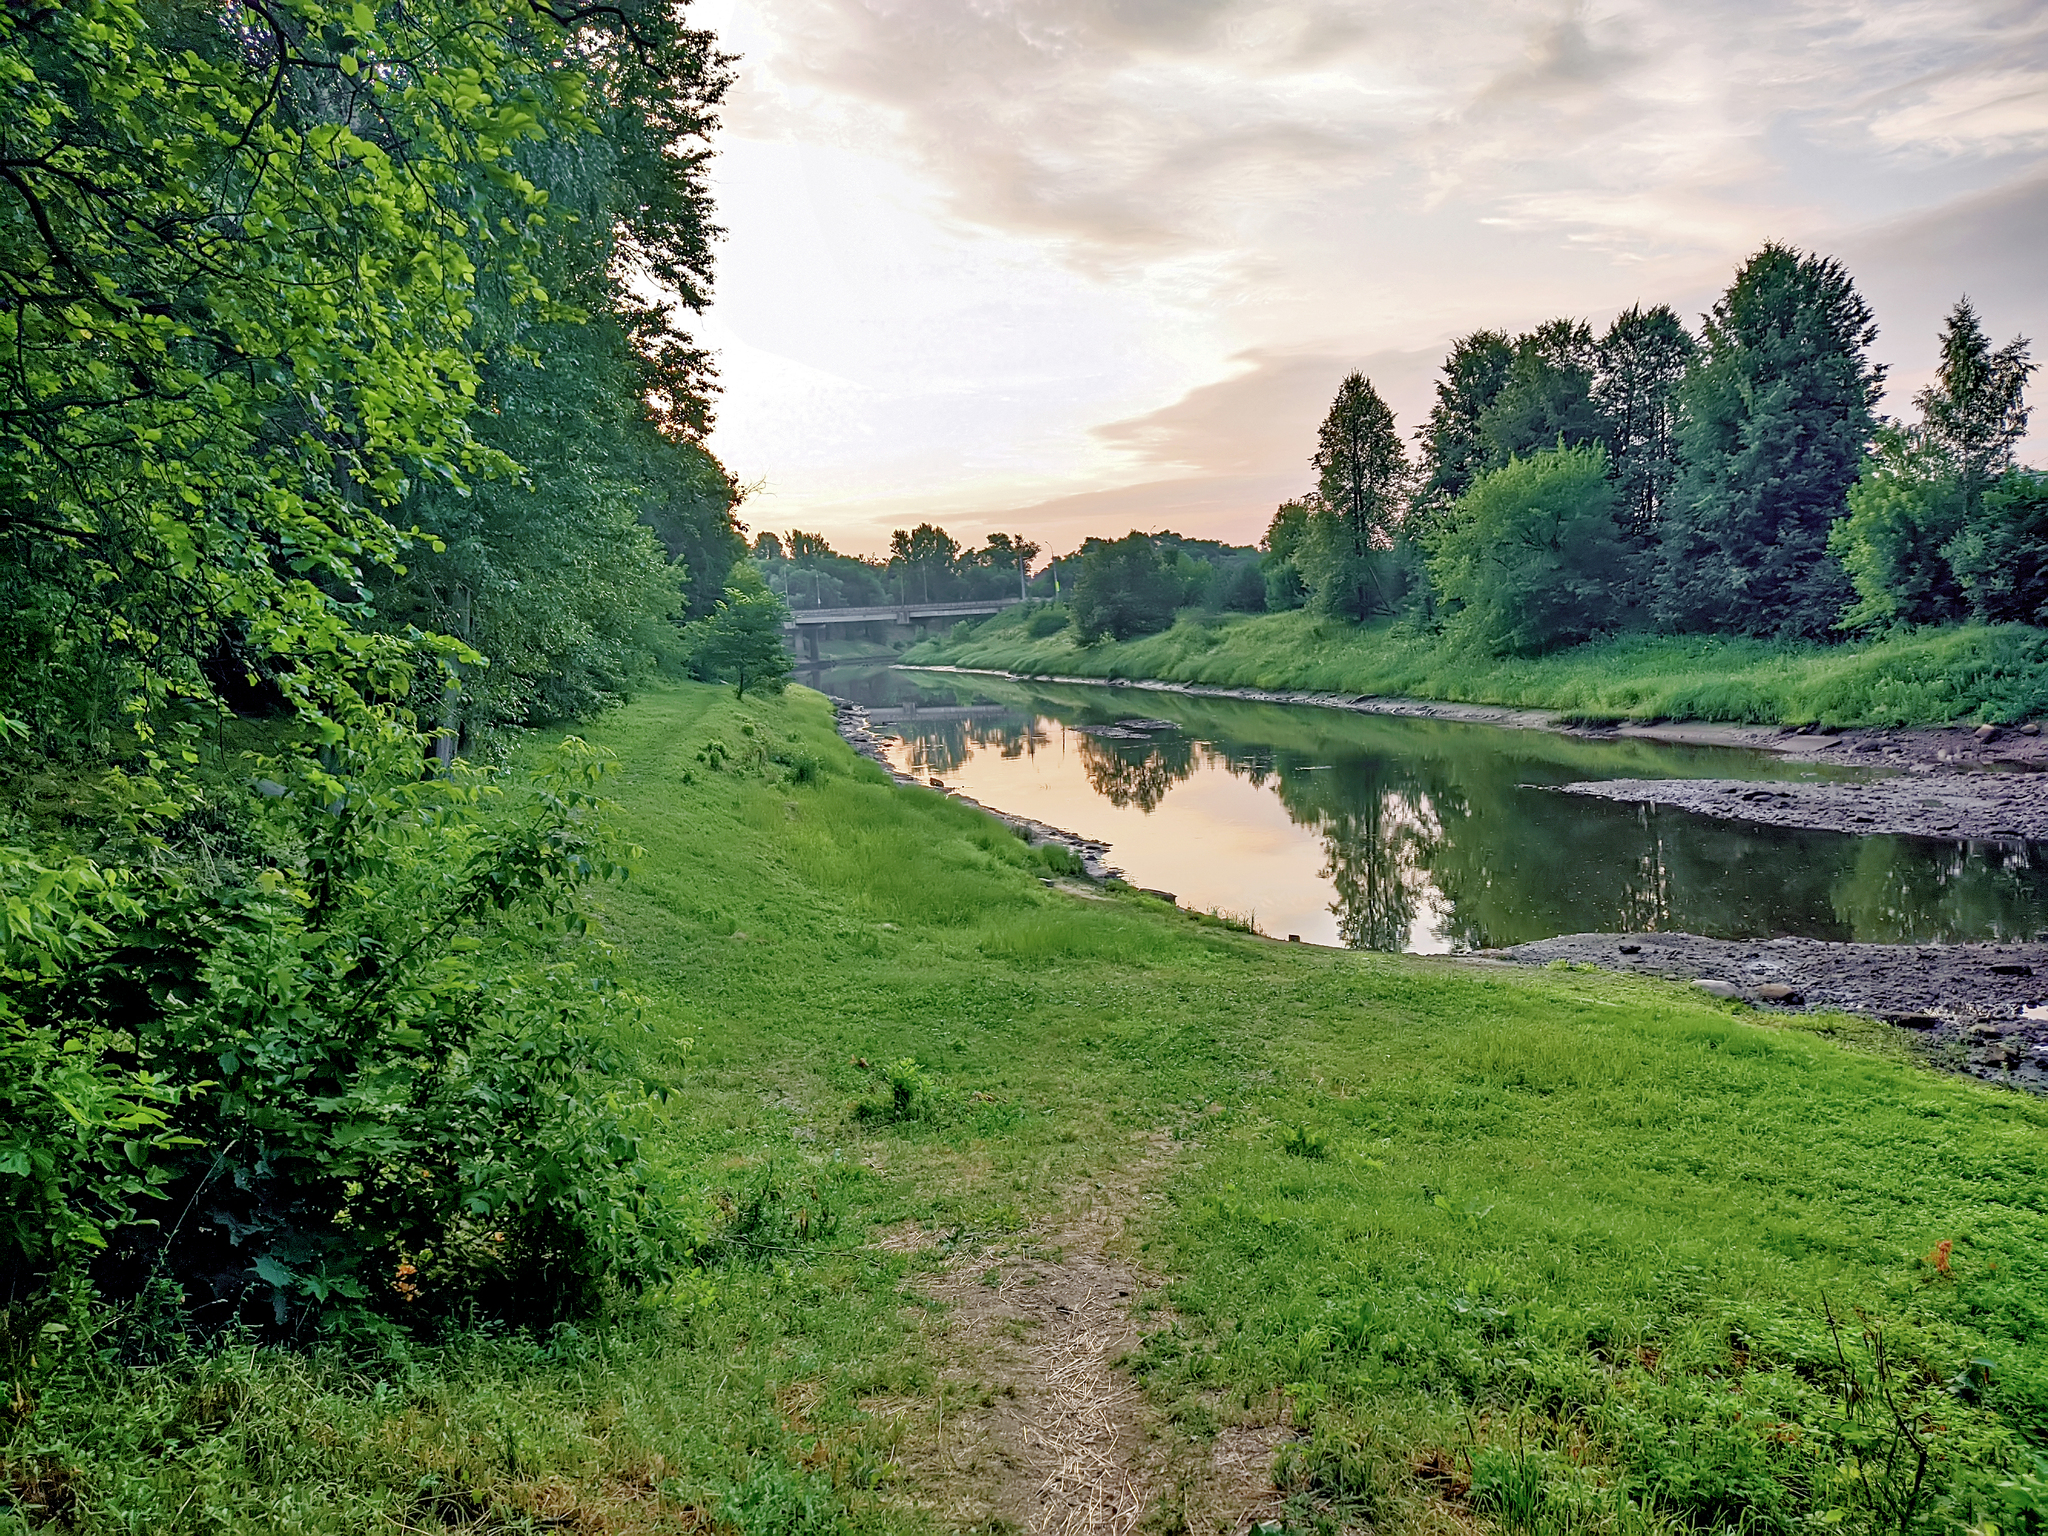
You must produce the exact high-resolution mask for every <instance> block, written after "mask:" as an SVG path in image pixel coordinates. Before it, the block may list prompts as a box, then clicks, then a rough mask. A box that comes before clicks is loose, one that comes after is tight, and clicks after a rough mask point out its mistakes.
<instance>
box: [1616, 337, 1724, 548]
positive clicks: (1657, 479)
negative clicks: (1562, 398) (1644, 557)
mask: <svg viewBox="0 0 2048 1536" xmlns="http://www.w3.org/2000/svg"><path fill="white" fill-rule="evenodd" d="M1697 350H1698V344H1697V343H1696V342H1695V341H1694V340H1693V338H1692V333H1691V332H1690V331H1688V330H1687V329H1686V328H1685V322H1684V321H1682V320H1680V319H1679V318H1678V316H1677V315H1676V314H1675V313H1673V312H1672V310H1671V307H1670V306H1669V305H1667V304H1659V305H1656V306H1655V307H1653V308H1650V309H1644V308H1643V307H1642V306H1641V305H1640V304H1632V305H1630V306H1629V307H1628V308H1627V309H1625V310H1623V311H1622V312H1621V313H1620V314H1619V315H1617V316H1615V318H1614V323H1613V324H1612V325H1610V326H1609V327H1608V328H1607V330H1606V333H1605V334H1604V335H1602V336H1601V338H1600V342H1599V346H1598V349H1597V353H1596V367H1595V370H1594V374H1593V390H1592V403H1593V405H1594V406H1595V407H1596V408H1597V409H1598V410H1599V412H1600V413H1601V415H1602V416H1603V417H1605V418H1606V422H1607V444H1608V451H1609V453H1610V456H1611V461H1612V464H1613V474H1614V490H1615V499H1616V502H1617V504H1618V515H1619V518H1620V523H1621V529H1622V533H1623V534H1624V536H1625V537H1627V538H1628V539H1629V541H1630V542H1631V543H1633V544H1634V545H1636V547H1637V549H1638V550H1639V551H1642V552H1644V553H1647V552H1648V551H1649V550H1650V549H1651V547H1652V546H1653V545H1654V543H1655V541H1656V537H1657V525H1658V520H1659V518H1660V517H1661V516H1662V514H1663V510H1664V500H1665V498H1666V496H1668V495H1669V494H1670V491H1671V485H1672V482H1673V481H1674V480H1676V479H1677V477H1678V386H1679V385H1680V383H1682V382H1683V381H1684V378H1685V370H1686V365H1687V364H1689V363H1690V362H1691V361H1692V358H1693V354H1694V353H1695V352H1696V351H1697Z"/></svg>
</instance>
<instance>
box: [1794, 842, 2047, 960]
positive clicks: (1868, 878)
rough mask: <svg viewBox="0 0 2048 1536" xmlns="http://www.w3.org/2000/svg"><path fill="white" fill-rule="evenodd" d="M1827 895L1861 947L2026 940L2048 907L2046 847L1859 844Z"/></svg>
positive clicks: (2027, 844) (2043, 845)
mask: <svg viewBox="0 0 2048 1536" xmlns="http://www.w3.org/2000/svg"><path fill="white" fill-rule="evenodd" d="M1830 895H1831V898H1832V900H1833V903H1834V909H1835V912H1836V914H1837V916H1839V917H1840V918H1841V920H1842V921H1843V922H1844V923H1845V924H1846V925H1847V926H1848V929H1849V931H1850V932H1851V933H1853V934H1854V935H1855V936H1856V938H1857V939H1859V940H1861V941H1863V942H1865V943H1876V944H1952V943H1955V942H1957V941H1958V940H1959V939H1980V940H1981V939H2003V940H2007V941H2011V940H2015V939H2028V938H2032V937H2033V935H2034V931H2035V929H2036V928H2037V927H2038V926H2039V914H2040V912H2041V911H2042V910H2043V909H2044V907H2048V843H2020V844H2010V843H2007V844H1999V843H1941V844H1932V843H1930V842H1926V841H1917V840H1915V839H1910V838H1903V837H1866V838H1862V839H1860V840H1859V842H1858V844H1857V847H1856V856H1855V860H1854V862H1853V863H1852V864H1851V865H1849V867H1847V868H1845V869H1844V870H1843V871H1842V872H1841V874H1840V875H1839V876H1838V877H1837V879H1836V880H1835V882H1834V886H1833V889H1832V890H1831V892H1830Z"/></svg>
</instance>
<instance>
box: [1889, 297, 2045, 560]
mask: <svg viewBox="0 0 2048 1536" xmlns="http://www.w3.org/2000/svg"><path fill="white" fill-rule="evenodd" d="M2033 372H2034V364H2033V363H2032V362H2030V361H2029V360H2028V358H2027V340H2026V338H2025V337H2024V336H2015V337H2014V338H2013V339H2012V340H2011V341H2009V342H2007V343H2006V344H2005V345H2004V346H2003V347H2000V348H1999V349H1998V350H1997V351H1993V350H1992V348H1991V338H1990V337H1989V336H1987V335H1985V334H1984V327H1983V324H1982V323H1981V322H1980V321H1979V320H1978V318H1977V311H1976V310H1975V309H1974V308H1973V307H1972V306H1971V304H1970V301H1969V300H1968V299H1967V298H1963V299H1958V300H1957V301H1956V307H1955V308H1954V309H1953V310H1951V311H1949V316H1948V321H1947V323H1946V324H1945V325H1944V326H1943V327H1942V334H1941V367H1940V368H1939V369H1938V370H1937V371H1936V373H1935V377H1934V382H1933V383H1932V384H1930V385H1928V386H1927V388H1925V389H1923V390H1921V391H1920V393H1919V394H1917V395H1915V396H1914V397H1913V403H1914V404H1915V405H1917V406H1918V407H1919V408H1920V430H1921V432H1922V434H1923V435H1924V437H1925V439H1926V441H1927V442H1928V444H1929V445H1931V446H1933V447H1934V448H1936V449H1938V450H1939V451H1940V452H1942V453H1943V454H1945V455H1946V456H1947V458H1948V460H1949V463H1950V465H1951V467H1952V472H1953V473H1954V475H1955V477H1956V480H1957V482H1958V484H1959V487H1960V489H1961V492H1962V498H1963V516H1964V518H1965V520H1972V519H1974V518H1975V517H1976V514H1977V512H1978V510H1979V508H1980V507H1981V506H1982V504H1983V500H1984V492H1985V490H1986V488H1987V487H1989V486H1990V485H1991V483H1992V482H1993V481H1995V480H1996V479H1997V478H1998V477H1999V476H2000V475H2002V474H2004V473H2005V472H2006V471H2007V470H2009V469H2011V468H2012V463H2013V458H2012V451H2013V448H2014V447H2015V446H2016V445H2017V444H2018V443H2019V441H2020V439H2021V438H2023V437H2025V436H2026V435H2027V403H2026V393H2027V379H2028V377H2029V376H2030V375H2031V374H2032V373H2033Z"/></svg>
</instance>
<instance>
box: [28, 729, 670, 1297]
mask: <svg viewBox="0 0 2048 1536" xmlns="http://www.w3.org/2000/svg"><path fill="white" fill-rule="evenodd" d="M421 755H422V738H420V737H417V736H415V735H413V734H411V733H409V732H406V731H403V730H399V729H397V728H396V727H393V726H391V725H389V724H379V723H374V722H368V723H364V724H362V725H360V726H358V727H356V728H354V729H352V730H350V731H347V732H345V733H343V734H341V735H340V737H339V739H337V740H335V741H333V742H330V743H328V744H326V745H323V746H321V747H320V748H319V749H318V750H317V751H304V752H297V753H293V754H290V755H288V756H286V757H283V758H278V759H273V760H270V761H268V762H266V763H264V764H263V768H262V771H263V774H264V776H263V777H261V778H259V779H258V780H257V781H256V786H255V787H256V790H257V792H258V793H257V805H258V807H259V809H258V810H257V811H255V812H254V814H253V822H254V830H255V831H256V832H257V833H258V834H260V837H261V841H262V844H263V846H265V847H267V848H268V849H269V850H270V852H269V853H268V855H267V856H265V857H264V858H262V859H261V860H260V864H261V867H260V868H257V869H255V870H253V871H251V872H250V874H249V876H248V877H247V878H237V879H229V880H221V881H209V880H208V879H206V878H203V877H202V874H201V873H199V872H196V871H194V870H192V869H190V868H188V867H186V865H185V864H184V863H183V862H182V861H181V860H180V859H179V858H178V856H177V855H178V850H177V848H176V847H175V846H174V845H173V844H172V843H171V842H169V841H167V840H166V838H165V837H164V835H163V832H164V824H165V822H166V820H167V818H169V817H170V816H172V815H175V814H177V813H179V812H180V811H181V810H182V809H183V808H184V807H183V806H181V805H180V803H179V793H177V792H172V793H168V794H164V793H161V792H160V798H161V800H162V804H160V805H158V806H156V807H154V808H152V810H151V811H150V812H148V813H147V814H146V815H144V816H142V817H139V818H138V819H137V821H136V824H135V826H134V828H133V829H132V830H133V835H134V838H135V841H136V842H138V843H139V844H140V847H139V849H134V850H130V852H131V855H132V856H131V857H128V858H127V859H126V860H125V862H126V864H127V865H128V874H127V877H126V879H125V880H124V881H123V882H119V883H116V882H114V881H113V880H112V879H111V878H110V877H106V876H103V875H100V874H98V873H97V872H96V871H95V870H94V869H93V868H92V866H90V865H89V864H88V863H86V862H85V861H73V862H72V863H70V864H68V865H64V866H61V867H55V868H53V867H52V866H49V865H37V864H35V863H34V862H33V861H30V860H27V859H24V858H21V857H19V856H12V855H10V856H9V857H8V859H7V860H6V861H5V863H4V866H0V877H4V879H5V881H6V882H7V887H8V892H7V894H8V896H9V898H10V906H16V907H17V908H19V906H20V905H21V904H25V905H26V909H27V910H28V911H30V912H31V914H34V913H38V912H39V913H40V914H41V919H40V921H36V922H30V923H21V922H16V923H15V924H13V925H12V927H11V930H10V933H9V936H8V939H7V949H6V959H5V973H4V982H5V991H4V999H0V1024H4V1028H5V1034H4V1036H0V1040H4V1044H0V1054H4V1062H0V1065H4V1067H5V1068H6V1070H5V1073H4V1076H0V1107H4V1109H5V1111H6V1126H7V1130H6V1133H4V1134H5V1139H4V1140H0V1180H4V1183H5V1190H4V1192H5V1195H6V1200H7V1209H8V1211H9V1225H8V1227H7V1228H6V1229H4V1231H0V1238H4V1241H5V1245H6V1246H5V1251H4V1253H0V1263H4V1264H5V1267H6V1268H7V1269H8V1270H9V1271H11V1272H13V1273H15V1274H17V1275H26V1276H27V1277H28V1279H29V1281H30V1284H31V1287H33V1286H35V1285H38V1284H56V1285H63V1284H64V1283H66V1277H67V1276H68V1277H72V1278H73V1279H78V1278H84V1277H86V1276H88V1275H89V1276H90V1278H91V1279H92V1280H94V1281H95V1282H96V1283H97V1284H98V1285H99V1287H100V1289H101V1290H102V1292H103V1293H105V1294H108V1295H110V1296H126V1295H133V1294H136V1293H138V1292H139V1291H141V1290H143V1289H144V1288H146V1287H150V1286H152V1285H154V1286H158V1287H161V1286H162V1285H163V1284H164V1283H165V1282H168V1283H169V1284H171V1285H173V1286H175V1287H176V1288H177V1289H178V1291H179V1292H180V1294H181V1299H182V1301H183V1303H184V1304H185V1305H186V1306H188V1307H189V1308H191V1310H192V1315H193V1316H194V1317H195V1318H196V1319H198V1320H199V1321H201V1322H203V1323H207V1324H219V1323H224V1322H226V1321H228V1320H229V1319H231V1318H234V1317H240V1318H242V1319H244V1320H245V1321H247V1322H249V1323H252V1324H254V1325H256V1326H258V1327H260V1328H263V1329H265V1330H274V1331H288V1332H299V1331H302V1330H304V1329H306V1328H308V1327H310V1326H315V1325H320V1326H326V1327H330V1328H331V1327H337V1326H339V1327H346V1326H351V1325H355V1324H360V1323H363V1322H367V1321H370V1320H372V1319H375V1318H379V1317H381V1318H385V1319H389V1318H396V1317H406V1316H421V1315H433V1314H445V1313H448V1312H451V1311H462V1312H465V1313H466V1312H474V1311H483V1312H489V1313H494V1314H498V1315H525V1314H530V1313H532V1312H534V1311H538V1310H553V1309H558V1308H560V1307H563V1306H573V1305H579V1304H585V1303H588V1302H589V1301H590V1300H592V1299H593V1298H594V1296H595V1294H596V1292H597V1291H598V1289H599V1288H600V1287H601V1286H603V1285H605V1284H609V1283H617V1284H624V1285H628V1286H631V1285H639V1284H647V1283H658V1282H660V1281H663V1280H665V1279H667V1278H668V1277H669V1276H670V1275H671V1274H672V1273H674V1271H675V1270H676V1269H677V1267H678V1266H679V1265H681V1264H682V1263H685V1262H687V1260H688V1258H689V1255H690V1252H691V1249H692V1246H693V1244H694V1241H695V1234H694V1233H693V1232H692V1231H691V1230H689V1229H688V1228H687V1227H686V1226H685V1225H684V1224H683V1222H682V1221H681V1219H680V1218H679V1216H678V1215H677V1213H676V1210H675V1208H674V1206H673V1205H672V1204H671V1203H669V1202H667V1201H665V1200H663V1199H662V1198H660V1194H661V1192H660V1190H659V1188H658V1185H659V1178H658V1175H657V1174H656V1172H655V1170H653V1169H652V1168H651V1167H649V1165H648V1164H647V1162H646V1161H645V1159H644V1158H643V1156H642V1154H641V1150H640V1145H641V1144H640V1129H639V1125H640V1120H639V1112H638V1111H637V1110H636V1108H635V1107H634V1105H633V1104H632V1102H631V1101H630V1099H629V1098H622V1097H621V1096H620V1095H619V1093H618V1090H617V1089H616V1088H615V1087H614V1088H606V1087H604V1086H602V1084H603V1080H604V1078H605V1077H606V1076H607V1075H608V1074H611V1073H614V1072H615V1071H616V1070H617V1068H618V1065H619V1064H618V1062H617V1061H616V1060H615V1059H614V1057H613V1055H612V1054H611V1053H610V1052H608V1051H607V1050H606V1049H605V1048H604V1047H603V1046H602V1045H601V1044H599V1035H598V1031H599V1027H600V1026H601V1025H602V1024H604V1023H605V1022H606V1021H607V1020H608V1019H610V1018H611V1017H613V1016H614V1015H615V1014H616V1013H617V1012H618V1009H619V999H618V998H617V997H616V996H615V995H614V994H612V992H611V991H610V990H609V988H608V987H607V986H606V984H605V981H604V977H603V974H602V972H601V971H593V970H591V969H590V968H589V967H588V966H587V965H586V964H583V963H579V961H578V959H577V958H576V957H575V955H574V954H573V952H572V950H570V949H569V948H568V947H566V944H565V941H566V940H568V939H570V938H572V937H573V936H574V935H576V934H579V933H581V931H582V929H583V924H584V919H583V916H582V912H581V908H580V904H579V891H580V888H581V887H583V886H584V885H586V884H588V883H589V882H591V881H593V880H599V879H603V878H607V877H610V876H614V875H618V874H620V873H622V872H623V867H624V861H625V858H626V856H627V852H628V850H627V849H626V848H625V847H624V846H623V845H621V844H620V843H618V842H617V840H616V839H615V838H613V837H612V836H611V835H610V834H609V833H608V832H607V831H606V830H605V826H604V822H603V817H602V809H603V803H602V802H601V801H600V800H599V798H598V797H597V793H596V790H597V785H598V783H599V781H600V779H601V777H602V775H603V774H604V773H605V772H606V771H607V769H608V767H609V760H608V758H606V757H603V756H601V755H599V754H597V753H595V752H593V751H591V750H590V749H588V748H586V747H583V746H582V745H581V744H580V743H577V742H574V741H571V742H568V743H565V744H564V747H563V749H562V751H561V753H560V754H559V756H558V759H557V761H556V763H555V764H554V766H553V767H552V768H551V769H550V770H549V771H547V772H546V773H543V774H541V775H538V776H536V777H533V778H531V779H518V778H514V777H513V776H510V775H507V774H500V773H489V772H484V771H480V770H473V769H469V768H466V767H463V766H461V765H458V766H457V767H456V768H455V769H454V770H453V771H451V772H448V773H445V774H438V775H436V776H434V777H432V778H428V779H424V780H423V779H422V778H421V777H420V771H419V765H420V762H421ZM515 918H516V919H519V921H516V922H515V921H508V919H515Z"/></svg>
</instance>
